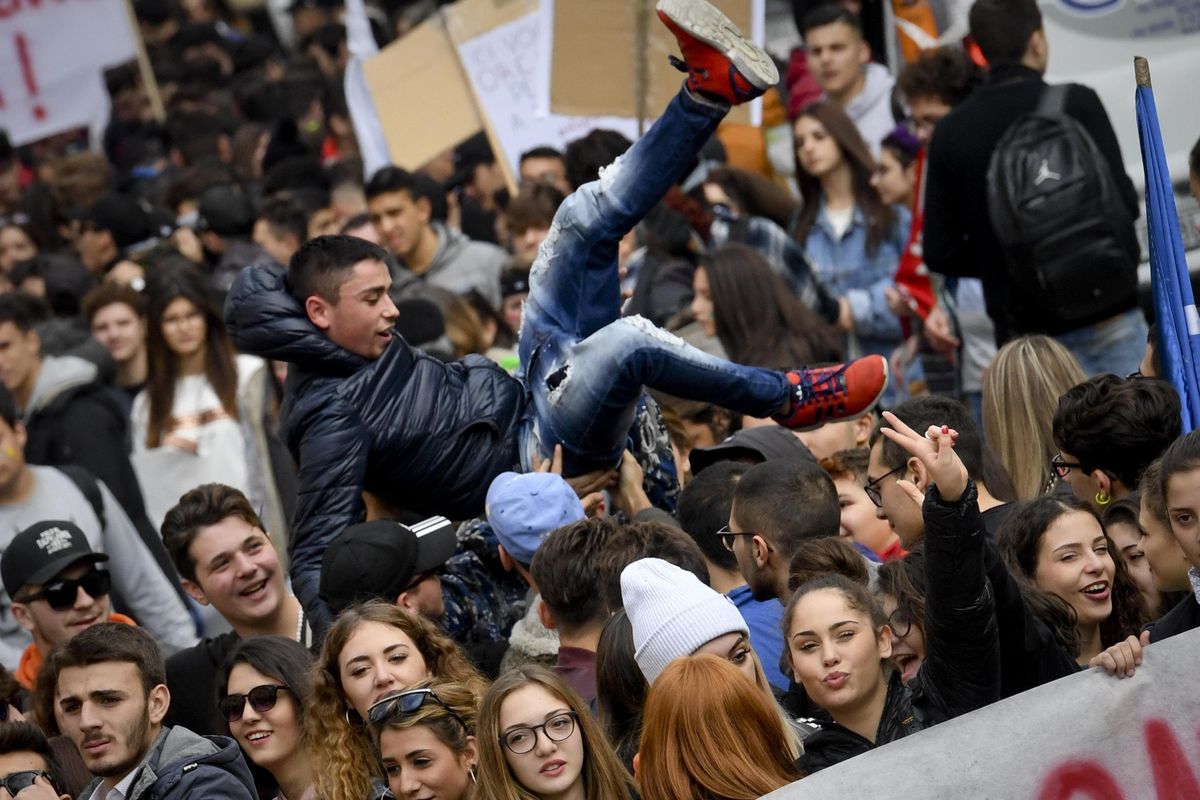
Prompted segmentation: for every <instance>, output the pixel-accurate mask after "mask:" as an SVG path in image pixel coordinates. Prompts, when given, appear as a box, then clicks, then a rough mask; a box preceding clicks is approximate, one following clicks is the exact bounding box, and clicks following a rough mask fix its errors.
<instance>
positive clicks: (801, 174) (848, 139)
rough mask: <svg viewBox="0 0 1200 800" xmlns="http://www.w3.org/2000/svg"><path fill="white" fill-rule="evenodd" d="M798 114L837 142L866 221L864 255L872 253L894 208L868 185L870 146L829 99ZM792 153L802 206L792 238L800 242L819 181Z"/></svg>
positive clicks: (815, 206)
mask: <svg viewBox="0 0 1200 800" xmlns="http://www.w3.org/2000/svg"><path fill="white" fill-rule="evenodd" d="M800 117H812V118H813V119H815V120H816V121H817V122H819V123H821V124H822V125H823V126H824V127H825V130H826V131H827V132H828V133H829V135H830V136H831V137H833V140H834V141H835V142H837V146H838V150H840V151H841V153H842V158H843V159H845V161H846V164H847V166H849V167H850V174H851V178H852V184H853V187H854V202H855V204H856V205H857V206H858V209H859V210H860V211H861V212H862V215H863V219H864V221H865V222H866V226H867V254H868V255H873V254H874V253H875V251H876V250H878V249H879V245H880V244H882V243H883V240H884V239H885V238H887V236H888V233H889V232H890V231H891V230H892V228H893V227H895V225H896V221H897V217H896V210H895V209H894V208H892V207H891V206H889V205H888V204H887V203H885V202H883V199H882V198H881V197H880V196H879V193H878V192H876V191H875V189H874V187H872V186H871V176H872V175H873V174H874V173H875V159H874V158H873V157H872V156H871V150H870V148H868V147H867V143H866V142H865V141H863V138H862V134H861V133H859V132H858V128H857V127H855V125H854V122H853V120H851V119H850V117H848V116H846V112H845V111H843V110H842V109H841V107H840V106H838V105H837V104H836V103H834V102H832V101H829V100H820V101H818V102H816V103H813V104H812V105H810V106H808V107H806V108H805V109H804V110H803V111H802V112H800ZM797 119H799V118H797ZM792 155H793V157H794V158H795V159H796V183H797V185H798V186H799V187H800V197H801V198H802V199H803V200H804V207H803V208H802V209H801V210H800V216H799V217H797V219H796V230H795V234H796V239H797V240H799V241H800V242H801V243H803V242H804V241H805V239H807V238H808V233H809V231H811V230H812V227H813V225H814V224H816V221H817V214H819V213H820V211H821V181H820V179H819V178H816V177H813V176H812V175H809V174H808V173H807V172H805V171H804V167H802V166H800V156H799V154H798V153H793V154H792Z"/></svg>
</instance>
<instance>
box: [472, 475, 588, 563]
mask: <svg viewBox="0 0 1200 800" xmlns="http://www.w3.org/2000/svg"><path fill="white" fill-rule="evenodd" d="M486 513H487V520H488V524H489V525H491V526H492V530H493V531H495V533H496V538H497V539H499V540H500V544H502V545H504V549H505V550H507V551H508V554H509V555H510V556H512V557H513V558H515V559H516V560H517V561H519V562H521V563H522V564H526V565H528V564H529V563H531V562H532V561H533V554H534V553H536V552H537V549H538V548H539V547H541V545H542V541H543V540H544V539H545V538H546V535H547V534H549V533H550V531H552V530H555V529H557V528H561V527H562V526H564V525H570V524H571V523H572V522H578V521H579V520H581V519H583V518H584V517H585V516H586V515H585V514H584V512H583V504H582V503H580V502H579V498H578V497H577V496H576V495H575V490H574V489H572V488H571V487H570V485H568V484H567V482H566V481H565V480H563V479H562V476H561V475H555V474H554V473H552V472H529V473H526V474H524V475H518V474H517V473H515V472H505V473H502V474H501V475H498V476H497V477H496V479H495V480H494V481H492V485H491V486H489V487H488V493H487V512H486Z"/></svg>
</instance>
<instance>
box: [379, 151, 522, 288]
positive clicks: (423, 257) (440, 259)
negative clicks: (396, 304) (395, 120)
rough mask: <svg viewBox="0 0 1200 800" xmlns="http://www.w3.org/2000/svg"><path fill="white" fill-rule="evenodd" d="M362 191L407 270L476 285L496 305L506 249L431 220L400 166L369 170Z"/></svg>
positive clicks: (438, 282)
mask: <svg viewBox="0 0 1200 800" xmlns="http://www.w3.org/2000/svg"><path fill="white" fill-rule="evenodd" d="M366 193H367V210H368V212H369V213H370V215H371V222H373V223H375V228H376V229H377V230H378V231H379V237H380V239H382V240H383V243H384V245H385V246H386V247H387V248H388V250H390V251H391V252H392V254H393V255H394V256H396V258H397V259H399V260H400V263H401V264H402V265H403V266H404V267H405V268H407V269H408V271H409V272H411V273H412V274H413V275H416V276H417V277H419V278H421V279H422V280H425V281H427V282H429V283H431V284H433V285H434V286H441V287H442V288H444V289H449V290H450V291H452V292H465V291H467V290H468V289H475V290H477V291H478V292H479V293H480V294H481V295H483V297H484V298H485V299H486V300H487V301H488V302H489V303H491V304H492V308H499V307H500V270H501V269H503V267H504V264H505V262H507V261H508V254H507V253H505V252H504V251H503V250H501V249H500V248H499V247H496V246H495V245H493V244H487V243H485V242H474V241H471V240H470V239H468V238H467V237H466V236H464V235H463V234H462V233H460V232H458V231H456V230H453V229H451V228H448V227H447V226H446V225H444V224H442V223H441V222H437V221H436V220H434V219H433V206H432V204H431V203H430V201H429V200H428V199H427V198H425V197H423V196H421V191H420V190H419V188H418V183H417V179H416V177H415V176H413V175H412V174H411V173H409V172H408V171H407V170H404V169H401V168H400V167H395V166H389V167H384V168H383V169H381V170H379V171H378V172H376V173H375V174H374V175H372V176H371V179H370V180H369V181H368V182H367V187H366Z"/></svg>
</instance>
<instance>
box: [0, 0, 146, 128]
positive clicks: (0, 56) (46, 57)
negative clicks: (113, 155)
mask: <svg viewBox="0 0 1200 800" xmlns="http://www.w3.org/2000/svg"><path fill="white" fill-rule="evenodd" d="M134 54H135V53H134V39H133V32H132V31H131V30H130V27H129V21H128V16H127V13H126V11H125V7H124V4H123V0H0V128H4V129H6V130H7V131H8V134H9V137H10V138H11V139H12V141H13V143H14V144H17V145H21V144H26V143H28V142H32V141H36V140H37V139H41V138H43V137H46V136H50V135H52V134H55V133H60V132H62V131H65V130H69V129H71V128H76V127H90V126H93V125H95V124H96V123H97V122H102V121H103V120H105V119H106V118H107V116H108V110H109V99H108V93H107V92H106V91H105V88H104V74H103V71H104V69H105V68H106V67H111V66H115V65H117V64H121V63H124V62H126V61H130V60H132V59H133V58H134Z"/></svg>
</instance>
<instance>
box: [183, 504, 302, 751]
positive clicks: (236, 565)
mask: <svg viewBox="0 0 1200 800" xmlns="http://www.w3.org/2000/svg"><path fill="white" fill-rule="evenodd" d="M162 536H163V542H164V543H165V544H166V547H167V552H168V553H170V555H171V559H172V561H173V562H174V564H175V568H176V569H178V570H179V574H180V575H181V576H182V579H183V587H184V589H185V590H186V591H187V593H188V594H189V595H190V596H191V597H192V599H193V600H195V601H196V602H197V603H200V604H201V605H206V606H207V605H211V606H213V607H214V608H215V609H216V610H217V611H218V612H219V613H220V614H221V616H222V617H224V618H225V620H226V621H227V622H228V623H229V624H230V626H231V627H232V628H233V630H232V631H229V632H227V633H223V634H221V635H219V636H215V637H210V638H208V639H205V640H204V641H202V642H200V643H199V644H197V645H196V646H195V647H191V648H188V649H187V650H183V651H181V652H179V653H176V654H175V655H173V656H171V657H170V658H169V659H167V664H166V671H167V681H166V682H167V684H168V685H169V686H171V687H173V688H174V689H175V702H174V703H172V704H171V708H170V710H169V712H168V714H167V722H168V724H172V725H183V726H185V727H187V728H188V729H189V730H194V731H196V732H197V733H202V734H215V733H217V732H219V731H220V730H221V723H220V720H219V718H218V716H217V707H216V705H215V703H213V702H212V698H213V697H216V691H217V686H216V683H217V671H218V670H219V668H220V667H221V665H222V664H223V663H224V661H225V658H226V656H228V655H229V653H231V652H232V651H233V648H234V647H235V646H236V645H237V643H238V641H239V640H240V639H243V638H248V637H251V636H268V635H277V636H287V637H288V638H291V639H296V640H297V641H299V642H300V643H301V644H304V645H306V646H312V644H313V643H314V641H315V640H314V638H313V632H312V627H311V626H310V624H309V623H308V621H307V620H306V618H305V615H304V610H303V608H301V606H300V603H299V601H298V600H296V598H295V597H294V596H292V594H291V593H290V592H289V591H288V590H287V586H286V585H285V583H284V577H285V572H284V568H283V566H282V565H281V564H280V563H279V554H278V552H276V550H275V544H274V543H273V542H272V541H271V537H270V534H268V533H267V531H266V530H264V528H263V524H262V521H261V520H260V519H259V518H258V514H256V513H255V512H254V508H253V507H252V506H251V505H250V501H249V500H247V499H246V496H245V495H244V494H242V493H241V492H239V491H238V490H237V489H234V488H232V487H230V486H224V485H222V484H219V483H209V484H205V485H203V486H198V487H196V488H195V489H192V490H191V491H189V492H187V493H186V494H184V495H183V497H181V498H179V503H178V504H176V505H175V506H174V507H173V508H172V509H171V510H170V511H168V512H167V514H166V517H164V519H163V525H162Z"/></svg>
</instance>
